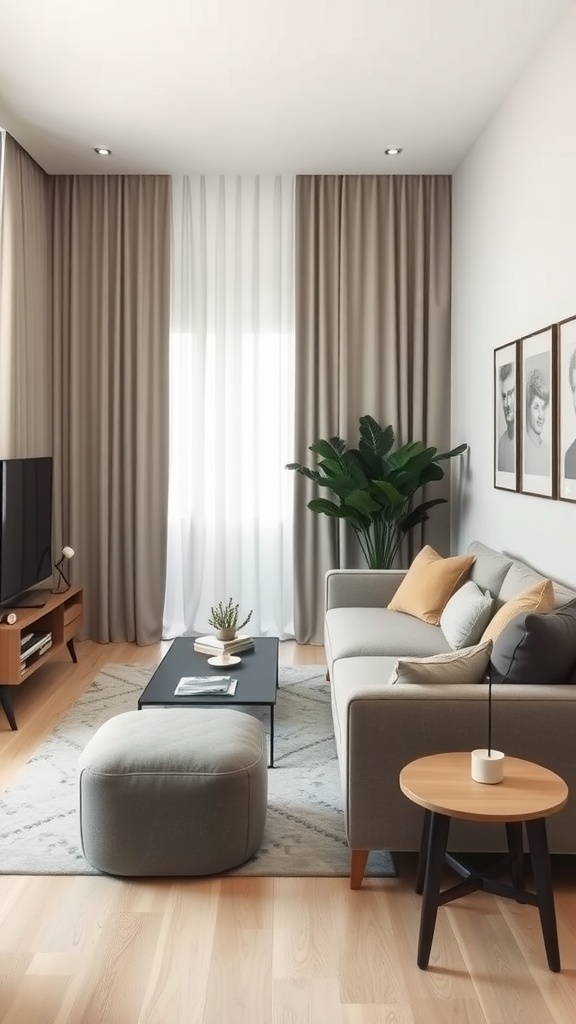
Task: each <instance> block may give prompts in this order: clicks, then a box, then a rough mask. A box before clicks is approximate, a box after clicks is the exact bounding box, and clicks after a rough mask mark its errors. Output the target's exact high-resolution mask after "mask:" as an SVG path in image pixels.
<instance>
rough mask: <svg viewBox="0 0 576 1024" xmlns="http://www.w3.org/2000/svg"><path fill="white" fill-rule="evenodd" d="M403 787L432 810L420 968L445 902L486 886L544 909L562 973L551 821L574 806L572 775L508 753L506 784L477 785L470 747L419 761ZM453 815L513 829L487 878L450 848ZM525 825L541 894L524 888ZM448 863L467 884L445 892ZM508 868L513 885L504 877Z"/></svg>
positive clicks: (419, 881)
mask: <svg viewBox="0 0 576 1024" xmlns="http://www.w3.org/2000/svg"><path fill="white" fill-rule="evenodd" d="M400 789H401V790H402V792H403V793H404V794H405V796H407V797H408V799H409V800H412V801H413V802H414V803H416V804H419V805H420V807H423V808H424V811H425V813H424V826H423V829H422V841H421V844H420V856H419V860H418V871H417V877H416V892H418V893H423V899H422V913H421V917H420V935H419V939H418V967H421V968H422V969H423V970H425V969H426V967H427V966H428V961H429V959H430V949H431V946H432V939H433V937H434V928H435V925H436V914H437V911H438V907H440V906H443V905H444V904H445V903H450V902H451V901H452V900H455V899H458V898H459V897H460V896H466V895H468V893H471V892H476V891H478V890H479V889H481V890H483V891H484V892H491V893H495V894H496V895H498V896H505V897H508V898H510V899H514V900H517V901H518V902H520V903H529V904H531V905H532V906H535V907H538V911H539V913H540V923H541V926H542V935H543V938H544V945H545V947H546V956H547V958H548V966H549V968H550V970H551V971H559V970H560V952H559V949H558V933H557V929H556V911H555V909H554V893H553V890H552V872H551V868H550V856H549V852H548V838H547V835H546V818H547V817H548V816H549V815H550V814H554V813H555V812H556V811H560V810H562V808H563V807H564V806H565V805H566V802H567V800H568V786H567V785H566V783H565V782H564V780H563V779H561V778H560V776H559V775H556V774H555V773H554V772H551V771H549V769H548V768H542V767H541V766H540V765H538V764H532V763H531V762H530V761H522V760H520V758H517V757H506V760H505V764H504V779H503V781H502V782H500V783H497V784H496V785H485V784H483V783H481V782H474V781H473V779H472V777H471V775H470V752H469V751H468V752H458V753H450V754H433V755H431V756H430V757H420V758H418V760H417V761H412V762H411V763H410V764H408V765H406V767H405V768H403V769H402V771H401V772H400ZM451 818H465V819H467V820H469V821H479V822H481V821H484V822H486V821H489V822H502V824H504V825H505V826H506V835H507V840H508V854H507V855H506V856H505V857H504V858H503V859H501V860H500V861H499V862H498V864H496V865H495V866H494V867H493V868H492V869H491V870H490V871H489V872H487V873H486V874H484V875H482V874H480V873H479V872H476V871H472V870H470V869H469V868H467V867H466V866H465V865H464V864H462V863H461V862H460V861H459V860H457V859H456V858H455V857H453V856H452V855H451V854H449V853H447V852H446V844H447V841H448V832H449V829H450V820H451ZM522 823H524V826H525V829H526V835H527V838H528V848H529V850H530V858H531V862H532V873H533V877H534V885H535V889H536V892H529V891H528V890H527V889H526V888H525V887H524V872H523V845H522ZM445 863H448V864H449V865H450V867H452V868H453V869H454V870H455V871H456V872H457V873H458V874H460V875H461V876H462V877H463V878H464V879H465V881H464V882H460V883H458V884H457V885H453V886H451V887H450V888H448V889H445V890H443V891H442V892H441V891H440V884H441V879H442V871H443V868H444V864H445ZM508 869H509V870H510V874H511V878H512V885H509V884H507V883H504V882H502V881H499V880H498V877H499V876H501V875H502V874H503V872H504V871H506V870H508Z"/></svg>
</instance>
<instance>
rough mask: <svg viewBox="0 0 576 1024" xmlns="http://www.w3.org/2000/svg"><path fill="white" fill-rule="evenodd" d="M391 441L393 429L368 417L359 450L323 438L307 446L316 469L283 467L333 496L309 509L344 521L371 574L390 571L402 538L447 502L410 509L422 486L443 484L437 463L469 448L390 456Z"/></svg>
mask: <svg viewBox="0 0 576 1024" xmlns="http://www.w3.org/2000/svg"><path fill="white" fill-rule="evenodd" d="M395 441H396V438H395V434H394V430H393V428H392V427H391V426H388V427H384V428H383V427H381V426H380V425H379V424H378V423H377V422H376V420H375V419H373V417H372V416H361V417H360V440H359V444H358V448H349V447H348V444H347V442H346V441H343V440H342V438H341V437H331V438H330V439H329V440H323V439H321V440H319V441H315V442H314V444H311V445H310V451H311V452H313V453H314V455H315V456H316V460H317V463H318V468H317V469H309V468H308V467H307V466H303V465H301V464H300V463H298V462H291V463H290V464H289V465H288V466H287V467H286V468H287V469H293V470H296V472H297V473H301V474H302V475H303V476H306V477H308V479H309V480H313V481H314V482H315V483H316V484H318V486H319V487H325V488H327V489H328V490H329V491H332V493H333V494H335V495H336V498H337V499H338V500H337V501H330V500H329V499H328V498H313V499H312V501H309V502H308V508H309V509H311V510H312V512H317V513H322V514H323V515H327V516H333V517H334V518H337V519H345V520H346V522H348V523H349V524H350V526H351V527H352V529H353V530H354V533H355V534H356V536H357V538H358V542H359V544H360V547H361V549H362V552H363V554H364V557H365V559H366V562H367V564H368V566H369V568H370V569H390V568H391V567H392V565H393V562H394V558H395V556H396V554H397V552H398V548H399V547H400V544H401V542H402V538H403V537H404V535H405V534H407V533H408V532H409V531H410V530H413V529H414V527H415V526H417V525H418V524H419V523H424V522H425V521H426V520H427V519H428V518H429V515H428V513H429V511H430V509H431V508H433V507H434V505H440V504H443V503H444V502H445V501H446V498H432V499H430V500H429V501H424V502H422V503H421V504H419V505H414V501H413V499H414V495H415V493H416V491H418V490H419V489H420V488H421V487H423V486H424V484H427V483H431V482H432V481H434V480H442V479H443V477H444V470H443V468H442V466H441V465H440V463H441V462H443V461H445V460H446V459H452V458H454V456H455V455H461V454H462V452H465V451H466V449H467V448H468V445H467V444H461V445H458V447H457V448H453V449H452V450H451V451H449V452H439V451H438V449H437V448H427V447H426V446H425V445H424V444H423V443H422V441H412V442H410V443H408V444H405V445H402V447H401V448H397V449H396V451H393V450H392V449H393V447H394V444H395Z"/></svg>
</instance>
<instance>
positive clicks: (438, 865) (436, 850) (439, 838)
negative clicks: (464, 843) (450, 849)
mask: <svg viewBox="0 0 576 1024" xmlns="http://www.w3.org/2000/svg"><path fill="white" fill-rule="evenodd" d="M449 830H450V818H449V817H448V816H447V815H445V814H436V813H435V812H432V813H431V819H430V839H429V843H428V857H427V860H426V875H425V878H424V895H423V897H422V914H421V917H420V935H419V937H418V960H417V963H418V967H420V968H421V969H422V970H425V969H426V968H427V967H428V961H429V959H430V949H431V946H432V939H433V938H434V928H435V926H436V915H437V913H438V907H439V905H440V899H439V897H440V882H441V880H442V871H443V869H444V858H445V855H446V843H447V842H448V832H449Z"/></svg>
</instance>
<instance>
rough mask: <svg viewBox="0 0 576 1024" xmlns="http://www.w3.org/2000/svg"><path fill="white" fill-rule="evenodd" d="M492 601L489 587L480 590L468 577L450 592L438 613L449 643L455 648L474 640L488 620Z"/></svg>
mask: <svg viewBox="0 0 576 1024" xmlns="http://www.w3.org/2000/svg"><path fill="white" fill-rule="evenodd" d="M493 603H494V602H493V599H492V595H491V593H490V591H488V590H487V591H486V593H485V594H483V593H482V591H481V590H480V587H477V586H476V584H475V583H473V582H472V580H468V582H467V583H464V584H463V586H461V587H460V588H459V589H458V590H457V591H456V593H455V594H452V597H451V598H450V600H449V601H448V604H447V605H446V607H445V608H444V611H443V612H442V615H441V616H440V628H441V630H442V632H443V633H444V636H445V637H446V639H447V641H448V643H449V644H450V647H453V648H454V650H459V649H460V648H461V647H471V646H473V645H474V644H477V643H478V641H479V640H480V637H481V636H482V633H483V632H484V630H485V629H486V626H487V625H488V623H489V621H490V617H491V615H492V605H493Z"/></svg>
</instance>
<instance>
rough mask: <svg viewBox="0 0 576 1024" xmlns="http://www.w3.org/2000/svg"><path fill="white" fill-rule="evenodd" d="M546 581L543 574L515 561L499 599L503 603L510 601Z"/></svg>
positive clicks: (504, 581) (507, 574) (505, 579)
mask: <svg viewBox="0 0 576 1024" xmlns="http://www.w3.org/2000/svg"><path fill="white" fill-rule="evenodd" d="M545 579H546V577H545V576H543V575H542V573H540V572H536V570H535V569H532V568H531V566H529V565H525V563H524V562H519V561H518V560H515V561H513V562H512V565H511V566H510V568H509V570H508V572H507V573H506V576H505V578H504V580H503V581H502V586H501V587H500V593H499V594H498V597H499V598H500V600H501V601H510V600H511V599H512V598H513V597H517V596H518V594H522V593H524V591H525V590H529V589H530V588H531V587H534V586H535V585H536V584H537V583H543V582H544V581H545Z"/></svg>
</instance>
